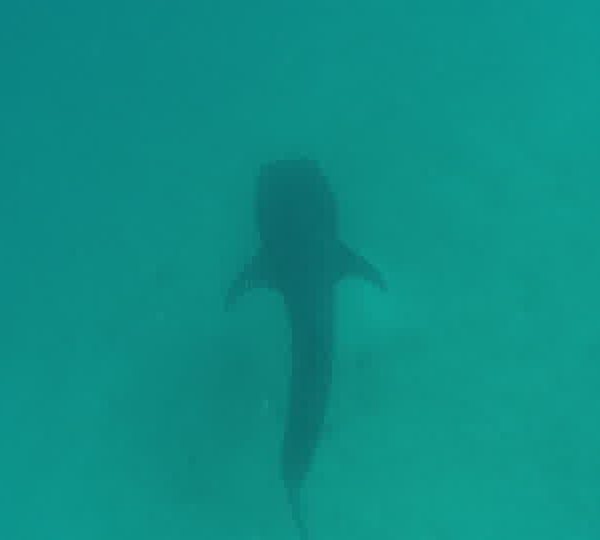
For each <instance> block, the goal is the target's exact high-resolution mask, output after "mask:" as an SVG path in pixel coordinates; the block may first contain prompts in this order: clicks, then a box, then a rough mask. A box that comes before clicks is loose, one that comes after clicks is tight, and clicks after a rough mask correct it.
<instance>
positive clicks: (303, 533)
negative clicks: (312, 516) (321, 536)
mask: <svg viewBox="0 0 600 540" xmlns="http://www.w3.org/2000/svg"><path fill="white" fill-rule="evenodd" d="M288 501H289V503H290V509H291V512H292V520H293V521H294V524H295V525H296V528H297V529H298V537H299V538H300V540H308V529H307V528H306V522H305V521H304V516H303V515H302V510H301V508H300V498H299V497H298V492H297V491H296V490H293V489H290V490H288Z"/></svg>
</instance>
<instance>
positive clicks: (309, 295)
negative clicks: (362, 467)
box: [226, 159, 385, 540]
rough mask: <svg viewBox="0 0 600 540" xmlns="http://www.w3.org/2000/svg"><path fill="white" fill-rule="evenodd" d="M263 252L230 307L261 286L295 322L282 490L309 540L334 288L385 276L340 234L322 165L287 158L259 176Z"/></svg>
mask: <svg viewBox="0 0 600 540" xmlns="http://www.w3.org/2000/svg"><path fill="white" fill-rule="evenodd" d="M256 217H257V221H258V232H259V237H260V247H259V249H258V251H257V253H256V255H255V256H254V257H253V258H252V259H251V260H250V261H249V262H248V264H247V265H246V266H245V267H244V268H243V270H242V271H241V273H240V274H239V275H238V276H237V278H236V279H235V280H234V281H233V283H232V284H231V286H230V288H229V291H228V293H227V299H226V304H227V307H230V306H231V305H233V304H234V302H235V301H236V300H237V299H238V298H239V297H240V296H241V295H242V294H244V293H245V292H247V291H249V290H251V289H256V288H270V289H274V290H276V291H278V292H279V293H280V294H281V295H282V297H283V300H284V304H285V308H286V311H287V314H288V317H289V321H290V330H291V345H292V346H291V348H292V351H291V352H292V369H291V380H290V388H289V398H288V399H289V403H288V411H287V418H286V425H285V432H284V437H283V448H282V456H281V467H282V476H283V484H284V487H285V490H286V493H287V497H288V500H289V504H290V507H291V512H292V517H293V520H294V522H295V523H296V526H297V527H298V530H299V534H300V537H301V538H302V539H303V540H306V539H307V538H308V533H307V529H306V525H305V522H304V519H303V517H302V515H301V512H300V502H299V492H300V488H301V487H302V484H303V481H304V479H305V477H306V475H307V473H308V471H309V469H310V465H311V462H312V459H313V456H314V453H315V450H316V448H317V446H318V442H319V439H320V437H321V433H322V430H323V423H324V417H325V413H326V409H327V402H328V396H329V391H330V386H331V375H332V355H333V344H334V326H335V324H334V289H335V285H336V283H337V282H338V281H340V280H341V279H342V278H344V277H347V276H358V277H362V278H364V279H366V280H367V281H370V282H371V283H373V284H374V285H376V286H378V287H380V288H381V289H385V284H384V280H383V278H382V276H381V274H380V273H379V272H378V271H377V270H376V269H375V268H374V267H373V266H372V265H371V264H370V263H369V262H368V261H367V260H366V259H364V258H363V257H362V256H360V255H358V254H357V253H355V252H354V251H352V250H350V249H349V248H348V247H347V246H346V245H345V244H344V243H343V242H342V241H341V240H340V238H339V236H338V218H337V211H336V204H335V200H334V197H333V193H332V191H331V189H330V186H329V184H328V182H327V180H326V178H325V176H324V175H323V173H322V172H321V169H320V167H319V165H318V163H317V162H315V161H313V160H310V159H289V160H280V161H275V162H271V163H268V164H266V165H264V166H263V167H262V168H261V170H260V173H259V175H258V182H257V193H256Z"/></svg>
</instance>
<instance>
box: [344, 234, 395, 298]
mask: <svg viewBox="0 0 600 540" xmlns="http://www.w3.org/2000/svg"><path fill="white" fill-rule="evenodd" d="M341 247H342V249H341V251H342V254H341V259H342V260H341V263H342V267H341V269H342V273H341V276H340V277H342V278H343V277H350V276H352V277H359V278H362V279H364V280H366V281H368V282H369V283H371V284H373V285H375V286H376V287H378V288H379V289H381V290H382V291H385V290H387V285H386V283H385V280H384V279H383V275H382V274H381V272H379V270H377V268H375V267H374V266H373V265H372V264H371V263H370V262H369V261H367V259H365V258H364V257H363V256H362V255H359V254H358V253H356V252H354V251H352V250H351V249H350V248H349V247H347V246H345V245H342V246H341Z"/></svg>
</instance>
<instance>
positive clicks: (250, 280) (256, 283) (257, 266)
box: [225, 253, 269, 309]
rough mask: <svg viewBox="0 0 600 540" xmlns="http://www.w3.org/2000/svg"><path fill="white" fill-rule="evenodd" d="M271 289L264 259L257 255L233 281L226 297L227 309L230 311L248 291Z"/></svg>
mask: <svg viewBox="0 0 600 540" xmlns="http://www.w3.org/2000/svg"><path fill="white" fill-rule="evenodd" d="M265 287H269V279H268V275H267V271H266V265H265V263H264V257H263V256H262V255H261V254H260V253H257V254H256V255H255V256H254V257H253V258H252V259H250V261H249V262H248V263H247V264H246V266H244V268H243V269H242V271H241V272H240V273H239V274H238V275H237V276H236V278H235V279H234V280H233V281H232V283H231V285H230V286H229V289H228V291H227V294H226V297H225V309H230V308H231V307H233V305H234V304H235V303H236V302H237V301H238V300H239V299H240V298H241V297H242V296H243V295H244V294H246V293H247V292H248V291H251V290H252V289H260V288H265Z"/></svg>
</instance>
